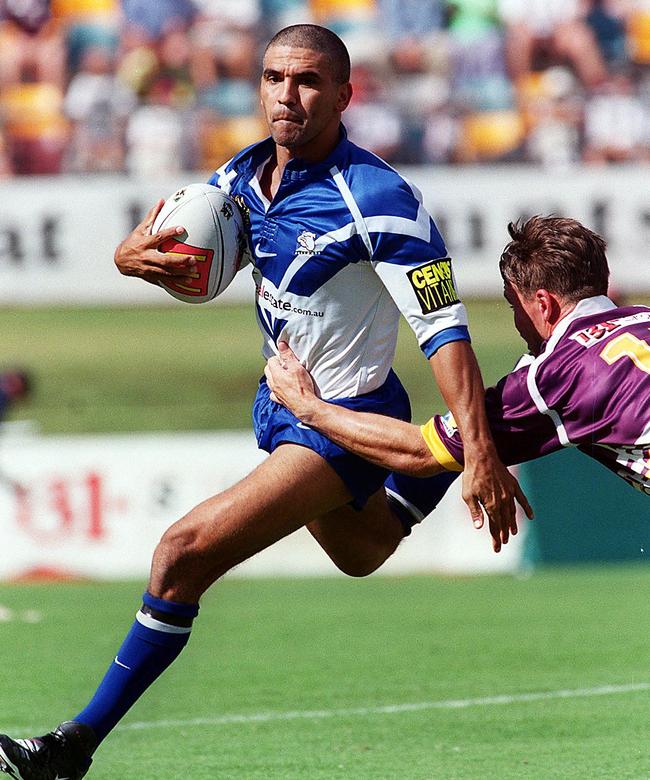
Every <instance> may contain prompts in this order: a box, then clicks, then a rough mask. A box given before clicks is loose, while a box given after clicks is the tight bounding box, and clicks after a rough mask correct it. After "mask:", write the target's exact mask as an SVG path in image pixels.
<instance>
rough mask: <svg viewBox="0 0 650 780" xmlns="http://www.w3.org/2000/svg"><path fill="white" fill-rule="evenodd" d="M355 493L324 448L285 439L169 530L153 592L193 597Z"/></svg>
mask: <svg viewBox="0 0 650 780" xmlns="http://www.w3.org/2000/svg"><path fill="white" fill-rule="evenodd" d="M350 499H351V496H350V493H349V492H348V489H347V488H346V486H345V484H344V483H343V481H342V480H341V478H340V477H339V476H338V474H336V472H335V471H334V470H333V469H332V467H331V466H330V465H329V464H328V463H327V462H326V461H325V460H323V458H321V457H320V455H317V454H316V453H315V452H313V451H312V450H309V449H307V448H305V447H300V446H298V445H295V444H283V445H282V446H280V447H278V448H277V449H276V450H275V452H273V453H272V454H271V455H270V456H269V457H268V458H267V459H266V460H265V461H264V462H263V463H261V464H260V465H259V466H258V467H257V468H256V469H255V470H254V471H252V472H251V473H250V474H249V475H248V476H246V477H244V479H242V480H241V481H240V482H238V483H237V484H236V485H234V486H233V487H231V488H228V490H225V491H224V492H223V493H219V494H218V495H216V496H213V497H212V498H209V499H207V500H206V501H203V502H202V503H201V504H199V505H198V506H196V507H195V508H194V509H192V511H191V512H189V513H188V514H187V515H185V517H183V518H181V519H180V520H179V521H178V522H177V523H174V525H172V526H171V527H170V528H169V529H168V530H167V531H166V532H165V534H164V536H163V538H162V539H161V541H160V544H159V545H158V547H157V548H156V551H155V553H154V557H153V562H152V568H151V579H150V583H149V591H150V593H152V595H154V596H158V597H159V598H165V599H170V600H172V601H181V602H191V603H194V602H196V601H197V600H198V598H199V597H200V596H201V594H202V593H203V592H204V591H205V590H206V589H207V588H208V587H209V586H210V585H211V584H212V583H213V582H214V581H215V580H217V579H218V578H219V577H220V576H222V575H223V574H225V573H226V572H227V571H229V570H230V569H232V567H233V566H236V565H237V564H239V563H241V562H242V561H245V560H247V559H248V558H250V557H251V556H252V555H255V554H256V553H258V552H260V551H261V550H264V549H266V548H267V547H269V546H270V545H272V544H274V543H275V542H277V541H278V540H279V539H282V538H283V537H285V536H287V535H288V534H290V533H292V532H293V531H295V530H297V529H298V528H300V527H301V526H303V525H305V524H306V522H308V521H309V520H310V518H314V517H321V516H323V515H327V514H328V513H329V512H331V511H332V510H334V509H336V508H337V507H342V506H344V505H345V504H347V502H348V501H350Z"/></svg>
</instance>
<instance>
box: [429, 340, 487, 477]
mask: <svg viewBox="0 0 650 780" xmlns="http://www.w3.org/2000/svg"><path fill="white" fill-rule="evenodd" d="M429 362H430V364H431V368H432V370H433V373H434V376H435V378H436V382H437V383H438V387H439V388H440V392H441V393H442V396H443V398H444V399H445V402H446V404H447V406H448V407H449V409H450V411H451V412H452V414H453V415H454V418H455V420H456V424H457V425H458V430H459V432H460V435H461V437H462V440H463V449H464V455H465V461H466V462H467V461H470V460H476V459H480V458H485V457H496V448H495V445H494V440H493V438H492V434H491V432H490V427H489V425H488V420H487V416H486V413H485V390H484V387H483V380H482V378H481V372H480V369H479V367H478V363H477V361H476V357H475V355H474V351H473V350H472V348H471V346H470V344H469V342H467V341H454V342H451V343H450V344H445V345H443V346H442V347H441V348H440V349H439V350H438V351H437V352H436V354H435V355H433V357H431V358H430V359H429Z"/></svg>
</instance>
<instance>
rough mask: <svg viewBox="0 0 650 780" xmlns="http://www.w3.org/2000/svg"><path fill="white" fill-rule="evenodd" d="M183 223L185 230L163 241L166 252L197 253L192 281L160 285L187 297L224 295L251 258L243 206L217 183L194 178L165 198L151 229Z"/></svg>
mask: <svg viewBox="0 0 650 780" xmlns="http://www.w3.org/2000/svg"><path fill="white" fill-rule="evenodd" d="M174 225H181V226H182V227H184V228H185V233H181V234H179V235H178V236H177V237H174V238H169V239H167V240H166V241H163V242H162V244H161V245H160V246H159V247H158V249H159V251H160V252H165V253H173V254H178V255H192V256H193V257H194V258H195V260H196V270H195V271H194V272H193V273H192V274H190V276H191V277H192V282H191V283H189V284H185V283H180V282H174V281H168V282H165V283H164V284H163V283H162V282H161V283H160V286H161V287H162V288H163V289H164V290H166V291H167V292H168V293H169V294H170V295H173V296H174V298H178V300H180V301H185V302H186V303H205V302H206V301H211V300H212V299H213V298H216V296H217V295H220V294H221V293H222V292H223V291H224V290H225V289H226V287H228V285H229V284H230V282H232V280H233V279H234V277H235V274H236V273H237V271H239V269H240V268H242V267H243V266H244V265H246V263H247V262H248V260H249V254H248V248H247V240H246V233H245V231H244V224H243V220H242V216H241V212H240V210H239V206H238V205H237V204H236V203H235V201H234V200H233V199H232V198H231V197H230V196H229V195H226V193H225V192H222V191H221V190H219V189H217V187H213V186H212V185H211V184H188V185H187V186H186V187H183V188H182V189H180V190H178V191H177V192H175V193H174V194H173V195H171V196H170V197H169V198H167V200H166V201H165V205H164V206H163V207H162V209H161V210H160V212H159V214H158V216H157V217H156V220H155V222H154V223H153V226H152V228H151V232H152V234H153V233H157V232H158V231H159V230H162V229H164V228H167V227H173V226H174Z"/></svg>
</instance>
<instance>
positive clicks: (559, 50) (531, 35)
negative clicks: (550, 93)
mask: <svg viewBox="0 0 650 780" xmlns="http://www.w3.org/2000/svg"><path fill="white" fill-rule="evenodd" d="M498 8H499V15H500V17H501V20H502V22H503V23H504V24H505V27H506V58H507V62H508V66H509V69H510V75H511V77H512V79H513V80H514V81H515V82H517V81H519V80H520V79H522V78H523V77H525V76H526V75H527V74H529V73H530V72H531V71H533V70H536V69H539V66H540V64H542V63H543V65H545V66H548V65H557V64H563V63H564V62H569V63H570V64H571V66H572V67H573V69H574V70H575V72H576V73H577V74H578V77H579V78H580V80H581V81H582V83H583V84H584V85H585V86H586V87H588V88H594V87H596V86H598V85H599V84H601V83H602V82H603V80H604V79H605V77H606V75H607V70H606V67H605V62H604V60H603V58H602V56H601V53H600V50H599V49H598V45H597V44H596V40H595V38H594V35H593V33H592V31H591V29H590V28H589V27H588V26H587V24H586V23H585V21H584V19H583V18H582V16H581V14H580V7H579V2H578V0H526V2H521V0H499V5H498Z"/></svg>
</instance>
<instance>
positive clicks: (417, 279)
mask: <svg viewBox="0 0 650 780" xmlns="http://www.w3.org/2000/svg"><path fill="white" fill-rule="evenodd" d="M406 275H407V276H408V280H409V282H410V283H411V287H412V288H413V291H414V292H415V295H416V297H417V299H418V303H419V304H420V309H421V310H422V314H431V312H434V311H437V310H438V309H442V308H444V307H445V306H451V304H452V303H460V298H459V297H458V293H457V292H456V288H455V287H454V277H453V274H452V272H451V259H450V258H449V257H443V258H441V259H439V260H433V261H432V262H430V263H425V264H424V265H420V266H418V267H417V268H411V269H410V270H408V271H407V272H406Z"/></svg>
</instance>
